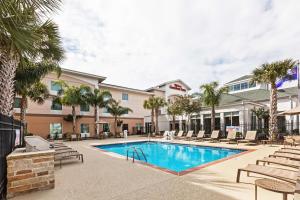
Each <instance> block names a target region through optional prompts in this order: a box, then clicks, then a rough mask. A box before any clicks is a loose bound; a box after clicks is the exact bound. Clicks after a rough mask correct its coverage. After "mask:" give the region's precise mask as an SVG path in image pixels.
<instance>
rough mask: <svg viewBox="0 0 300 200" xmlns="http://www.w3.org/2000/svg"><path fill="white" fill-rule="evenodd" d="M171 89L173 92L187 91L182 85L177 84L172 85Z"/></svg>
mask: <svg viewBox="0 0 300 200" xmlns="http://www.w3.org/2000/svg"><path fill="white" fill-rule="evenodd" d="M170 88H171V89H173V90H179V91H184V92H185V91H186V89H184V88H183V87H182V86H181V85H179V84H176V83H174V84H172V85H170Z"/></svg>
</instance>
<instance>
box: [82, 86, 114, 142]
mask: <svg viewBox="0 0 300 200" xmlns="http://www.w3.org/2000/svg"><path fill="white" fill-rule="evenodd" d="M110 99H111V93H110V92H109V91H101V90H99V89H94V91H91V92H89V93H88V94H87V102H88V104H89V105H91V106H93V107H94V115H95V133H96V135H97V136H98V135H99V124H98V123H97V122H99V115H98V113H97V110H98V108H99V109H101V108H105V107H106V106H107V105H108V103H109V101H110Z"/></svg>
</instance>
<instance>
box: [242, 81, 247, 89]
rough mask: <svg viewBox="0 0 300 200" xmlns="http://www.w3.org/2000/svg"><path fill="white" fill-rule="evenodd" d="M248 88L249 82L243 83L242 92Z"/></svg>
mask: <svg viewBox="0 0 300 200" xmlns="http://www.w3.org/2000/svg"><path fill="white" fill-rule="evenodd" d="M248 87H249V85H248V82H245V83H241V89H242V90H244V89H247V88H248Z"/></svg>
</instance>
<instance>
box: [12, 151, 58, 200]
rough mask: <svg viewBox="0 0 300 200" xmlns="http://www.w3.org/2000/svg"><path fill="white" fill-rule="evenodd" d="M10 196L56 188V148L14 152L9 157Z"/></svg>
mask: <svg viewBox="0 0 300 200" xmlns="http://www.w3.org/2000/svg"><path fill="white" fill-rule="evenodd" d="M7 179H8V181H7V196H8V198H11V197H14V196H17V195H20V194H23V193H27V192H32V191H38V190H45V189H51V188H54V184H55V180H54V150H48V151H38V152H13V153H11V154H10V155H8V157H7Z"/></svg>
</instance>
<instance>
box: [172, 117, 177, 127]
mask: <svg viewBox="0 0 300 200" xmlns="http://www.w3.org/2000/svg"><path fill="white" fill-rule="evenodd" d="M172 126H173V128H172V130H173V131H175V130H176V129H175V115H173V124H172Z"/></svg>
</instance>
